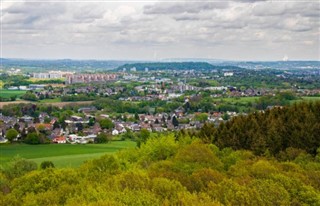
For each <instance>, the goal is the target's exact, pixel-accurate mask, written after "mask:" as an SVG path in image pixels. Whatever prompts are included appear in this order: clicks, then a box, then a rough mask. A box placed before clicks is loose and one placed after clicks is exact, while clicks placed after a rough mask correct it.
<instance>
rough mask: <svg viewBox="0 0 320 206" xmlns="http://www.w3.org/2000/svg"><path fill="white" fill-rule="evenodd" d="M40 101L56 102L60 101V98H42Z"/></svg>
mask: <svg viewBox="0 0 320 206" xmlns="http://www.w3.org/2000/svg"><path fill="white" fill-rule="evenodd" d="M39 102H40V103H56V102H61V98H55V99H43V100H40V101H39Z"/></svg>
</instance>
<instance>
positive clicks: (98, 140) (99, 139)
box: [94, 132, 112, 144]
mask: <svg viewBox="0 0 320 206" xmlns="http://www.w3.org/2000/svg"><path fill="white" fill-rule="evenodd" d="M111 139H112V137H111V136H110V135H108V134H106V133H104V132H102V133H100V134H98V136H97V137H96V138H95V140H94V141H95V143H99V144H101V143H108V142H109V141H111Z"/></svg>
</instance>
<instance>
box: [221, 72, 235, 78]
mask: <svg viewBox="0 0 320 206" xmlns="http://www.w3.org/2000/svg"><path fill="white" fill-rule="evenodd" d="M223 76H225V77H232V76H233V72H225V73H224V74H223Z"/></svg>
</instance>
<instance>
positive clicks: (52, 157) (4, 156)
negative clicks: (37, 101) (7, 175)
mask: <svg viewBox="0 0 320 206" xmlns="http://www.w3.org/2000/svg"><path fill="white" fill-rule="evenodd" d="M135 146H136V143H135V142H133V141H112V142H111V143H108V144H85V145H79V144H74V145H71V144H46V145H27V144H14V145H10V144H4V145H0V154H1V155H0V165H5V164H6V163H8V162H9V161H10V160H11V159H12V158H13V157H15V156H17V155H19V156H20V157H23V158H26V159H29V160H32V161H35V162H36V163H37V164H40V163H41V162H43V161H52V162H53V163H54V165H55V166H56V167H58V168H61V167H78V166H79V165H81V164H82V163H83V162H84V161H85V160H88V159H93V158H97V157H100V156H102V155H103V154H107V153H114V152H116V151H118V150H120V149H123V148H133V147H135Z"/></svg>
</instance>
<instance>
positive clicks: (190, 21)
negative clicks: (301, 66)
mask: <svg viewBox="0 0 320 206" xmlns="http://www.w3.org/2000/svg"><path fill="white" fill-rule="evenodd" d="M2 4H3V7H2V8H3V12H2V16H1V18H2V22H3V25H2V26H3V55H4V56H5V57H32V58H37V57H38V58H50V57H52V58H71V57H74V58H107V59H124V58H130V59H138V58H142V59H146V58H153V56H154V53H155V51H156V53H157V55H156V56H157V58H167V57H207V56H212V57H214V58H227V59H246V58H248V57H250V59H276V58H278V56H279V55H280V54H281V55H280V56H283V52H284V51H283V50H286V51H288V52H286V53H288V55H289V56H290V57H291V58H292V57H295V56H296V57H297V58H299V55H301V56H303V57H304V58H309V59H317V58H319V50H318V47H319V44H320V43H319V26H320V25H319V24H320V23H319V18H320V16H319V13H320V10H319V6H320V5H319V4H320V3H318V2H311V1H310V2H298V1H297V2H286V3H283V2H276V1H273V2H270V1H250V0H240V1H233V2H232V1H228V2H201V1H200V2H187V1H186V2H180V3H179V2H175V3H172V2H161V1H160V2H157V3H152V2H151V3H148V2H142V3H141V2H140V3H137V2H132V3H131V2H126V3H96V2H95V3H90V2H87V3H70V2H69V3H7V2H4V3H2ZM248 48H250V50H248ZM293 48H295V49H293ZM296 48H299V50H297V49H296ZM230 50H232V52H231V51H230ZM39 51H41V52H39ZM86 51H87V52H86ZM137 51H138V52H137ZM235 51H241V52H238V53H237V52H235ZM267 51H270V53H267ZM290 52H291V53H290ZM190 55H194V56H190Z"/></svg>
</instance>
